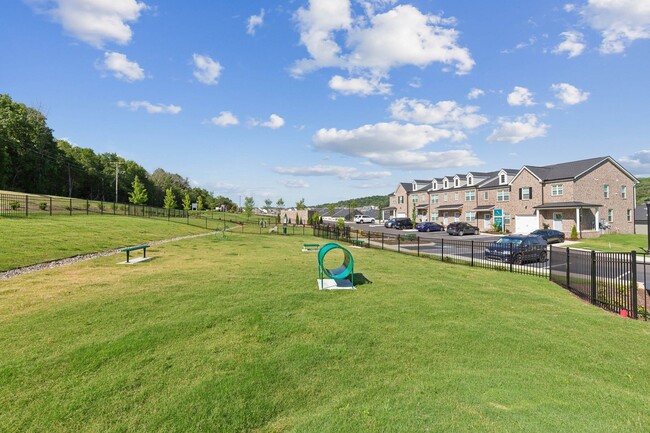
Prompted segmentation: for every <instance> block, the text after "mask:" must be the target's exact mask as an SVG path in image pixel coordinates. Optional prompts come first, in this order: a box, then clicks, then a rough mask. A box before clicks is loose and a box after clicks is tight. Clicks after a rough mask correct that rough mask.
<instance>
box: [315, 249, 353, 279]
mask: <svg viewBox="0 0 650 433" xmlns="http://www.w3.org/2000/svg"><path fill="white" fill-rule="evenodd" d="M334 250H342V251H343V263H342V264H341V266H339V267H338V268H336V269H327V268H326V267H325V264H324V261H325V256H326V255H327V253H328V252H330V251H334ZM318 278H319V279H320V282H321V283H320V284H321V288H322V287H323V279H324V278H330V279H332V280H345V279H348V278H350V282H351V283H352V287H354V258H353V257H352V253H350V251H348V250H346V249H345V248H343V247H342V246H340V245H338V244H335V243H329V244H325V245H323V247H322V248H321V249H320V250H319V251H318Z"/></svg>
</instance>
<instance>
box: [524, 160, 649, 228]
mask: <svg viewBox="0 0 650 433" xmlns="http://www.w3.org/2000/svg"><path fill="white" fill-rule="evenodd" d="M524 168H527V169H528V171H529V172H530V173H532V174H533V175H535V176H536V177H537V178H538V180H539V183H540V184H541V185H542V196H541V203H538V204H537V205H536V206H535V209H536V211H537V215H538V218H539V221H538V226H549V227H550V228H553V229H556V230H560V231H563V232H565V233H571V230H572V228H573V226H575V227H576V230H577V232H578V236H579V237H594V236H599V234H600V231H601V228H604V227H607V228H608V229H609V230H611V231H613V232H616V233H634V208H635V202H636V184H637V183H638V182H639V181H638V179H637V178H636V177H634V176H633V175H632V174H631V173H630V172H628V171H627V170H626V169H625V168H623V167H622V166H621V165H620V164H619V163H617V162H616V161H615V160H614V159H613V158H611V157H609V156H604V157H599V158H590V159H584V160H580V161H572V162H566V163H561V164H554V165H547V166H543V167H534V166H525V167H524ZM522 170H523V169H522Z"/></svg>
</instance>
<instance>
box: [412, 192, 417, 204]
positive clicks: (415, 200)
mask: <svg viewBox="0 0 650 433" xmlns="http://www.w3.org/2000/svg"><path fill="white" fill-rule="evenodd" d="M411 201H412V202H413V203H417V202H418V195H417V194H415V195H412V196H411Z"/></svg>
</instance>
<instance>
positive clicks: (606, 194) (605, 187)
mask: <svg viewBox="0 0 650 433" xmlns="http://www.w3.org/2000/svg"><path fill="white" fill-rule="evenodd" d="M603 197H605V198H609V185H607V184H605V185H603Z"/></svg>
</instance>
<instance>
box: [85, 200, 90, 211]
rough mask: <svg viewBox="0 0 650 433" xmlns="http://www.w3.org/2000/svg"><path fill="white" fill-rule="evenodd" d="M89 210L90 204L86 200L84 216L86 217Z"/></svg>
mask: <svg viewBox="0 0 650 433" xmlns="http://www.w3.org/2000/svg"><path fill="white" fill-rule="evenodd" d="M89 210H90V203H89V202H88V199H86V215H88V213H89Z"/></svg>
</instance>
